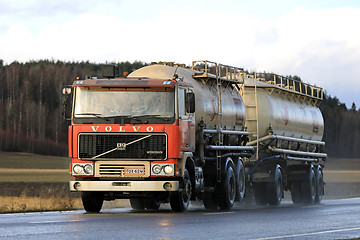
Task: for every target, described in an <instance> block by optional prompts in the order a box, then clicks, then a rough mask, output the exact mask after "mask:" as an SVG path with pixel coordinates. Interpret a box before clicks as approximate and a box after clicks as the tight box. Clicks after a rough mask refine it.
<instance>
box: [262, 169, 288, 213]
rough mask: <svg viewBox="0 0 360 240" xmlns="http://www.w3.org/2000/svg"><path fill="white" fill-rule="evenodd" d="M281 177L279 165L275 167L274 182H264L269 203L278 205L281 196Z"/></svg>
mask: <svg viewBox="0 0 360 240" xmlns="http://www.w3.org/2000/svg"><path fill="white" fill-rule="evenodd" d="M283 189H284V187H283V178H282V173H281V168H280V167H279V166H277V167H276V169H275V174H274V182H270V183H267V184H266V192H267V198H268V201H269V205H271V206H279V205H280V203H281V199H282V196H283Z"/></svg>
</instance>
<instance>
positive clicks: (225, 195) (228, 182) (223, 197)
mask: <svg viewBox="0 0 360 240" xmlns="http://www.w3.org/2000/svg"><path fill="white" fill-rule="evenodd" d="M235 196H236V176H235V171H234V165H233V164H229V166H228V167H227V170H226V175H225V178H224V179H223V181H222V182H221V186H220V191H219V207H220V209H231V208H232V207H233V206H234V202H235Z"/></svg>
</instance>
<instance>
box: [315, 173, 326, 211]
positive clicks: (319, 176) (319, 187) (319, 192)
mask: <svg viewBox="0 0 360 240" xmlns="http://www.w3.org/2000/svg"><path fill="white" fill-rule="evenodd" d="M315 179H316V194H315V203H316V204H320V202H321V200H322V197H323V195H324V178H323V172H322V168H321V166H318V167H317V169H316V173H315Z"/></svg>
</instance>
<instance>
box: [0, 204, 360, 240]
mask: <svg viewBox="0 0 360 240" xmlns="http://www.w3.org/2000/svg"><path fill="white" fill-rule="evenodd" d="M355 237H360V198H353V199H341V200H323V201H322V204H321V205H312V206H294V205H293V204H292V203H291V202H283V203H282V204H281V205H280V207H277V208H273V207H257V206H254V205H250V206H245V205H239V206H236V207H235V208H234V209H232V210H231V211H226V212H222V211H218V212H210V211H206V210H204V209H203V207H202V206H200V205H195V206H194V205H193V206H192V207H191V208H190V209H189V211H188V212H186V213H173V212H171V211H170V208H169V206H168V205H165V206H164V207H162V209H161V210H160V211H158V212H133V211H132V210H131V209H130V208H117V209H105V210H103V211H102V213H100V214H86V213H85V212H84V211H83V210H78V211H69V212H47V213H18V214H2V215H0V239H104V240H105V239H211V240H212V239H344V238H355Z"/></svg>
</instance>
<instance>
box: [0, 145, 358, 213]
mask: <svg viewBox="0 0 360 240" xmlns="http://www.w3.org/2000/svg"><path fill="white" fill-rule="evenodd" d="M69 163H70V159H69V158H66V157H54V156H44V155H36V154H29V153H9V152H0V202H1V205H0V213H5V212H24V211H53V210H69V209H79V208H82V204H81V200H80V195H79V194H78V193H72V192H70V191H69V188H68V181H69V180H71V179H72V178H71V176H70V174H69V170H68V169H69ZM324 180H325V182H326V185H325V196H324V198H325V199H326V198H327V199H329V198H341V197H360V159H334V158H329V159H328V162H327V163H326V167H325V169H324ZM287 195H288V193H287ZM112 206H128V201H127V200H122V201H115V202H106V203H105V205H104V207H105V208H106V207H112Z"/></svg>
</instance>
